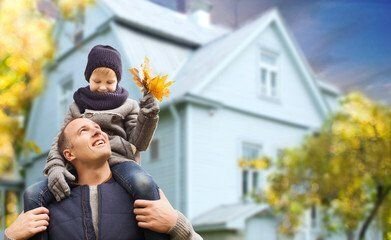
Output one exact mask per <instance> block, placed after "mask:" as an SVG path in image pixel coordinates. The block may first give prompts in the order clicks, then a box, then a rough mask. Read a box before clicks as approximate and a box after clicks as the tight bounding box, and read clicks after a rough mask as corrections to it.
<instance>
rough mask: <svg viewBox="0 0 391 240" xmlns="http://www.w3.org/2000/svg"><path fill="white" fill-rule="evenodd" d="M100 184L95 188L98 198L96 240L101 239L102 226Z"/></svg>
mask: <svg viewBox="0 0 391 240" xmlns="http://www.w3.org/2000/svg"><path fill="white" fill-rule="evenodd" d="M100 188H101V186H100V184H99V185H98V186H97V195H98V196H97V197H98V226H99V227H98V237H97V239H96V240H99V239H101V230H102V226H101V223H102V221H101V217H102V203H101V197H100V192H101V191H100Z"/></svg>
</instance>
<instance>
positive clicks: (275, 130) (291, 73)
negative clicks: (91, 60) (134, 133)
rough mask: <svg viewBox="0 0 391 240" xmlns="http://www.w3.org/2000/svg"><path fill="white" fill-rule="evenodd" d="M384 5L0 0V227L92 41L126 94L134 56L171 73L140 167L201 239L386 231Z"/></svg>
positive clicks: (38, 164)
mask: <svg viewBox="0 0 391 240" xmlns="http://www.w3.org/2000/svg"><path fill="white" fill-rule="evenodd" d="M390 10H391V3H389V2H388V1H380V0H378V1H369V0H368V1H364V0H362V1H320V0H319V1H308V0H292V1H287V0H285V1H282V0H274V1H272V0H209V1H207V0H151V1H147V0H128V1H126V0H111V1H109V0H96V1H93V0H78V1H70V0H57V1H54V0H0V36H1V37H0V232H2V231H4V229H5V228H6V226H8V225H9V224H10V223H12V222H13V221H14V220H15V218H16V217H17V215H18V214H19V213H20V212H21V211H22V209H23V206H22V201H21V196H22V194H23V190H24V188H25V187H26V186H29V185H31V184H33V183H34V182H36V181H39V180H42V179H43V178H44V176H43V173H42V170H43V166H44V164H45V162H46V157H47V154H48V151H49V148H50V146H51V144H52V140H53V138H54V137H55V136H56V135H57V133H58V131H59V128H60V126H61V124H62V122H63V118H64V115H65V112H66V111H67V109H68V106H69V105H70V103H72V101H73V98H72V96H73V92H74V91H75V90H77V89H78V88H79V87H83V86H85V85H86V84H87V83H86V81H85V79H84V68H85V66H86V63H87V55H88V52H89V51H90V49H91V48H92V47H93V46H94V45H96V44H107V45H111V46H113V47H115V48H116V49H118V50H119V52H120V53H121V55H122V61H123V64H122V65H123V74H122V75H123V77H122V78H123V80H122V81H121V85H122V86H123V87H125V88H126V89H127V90H128V91H129V93H130V97H131V98H134V99H137V100H138V99H140V98H141V92H140V90H139V89H138V87H137V86H136V85H135V84H134V82H133V80H132V76H131V75H130V73H129V72H128V69H129V68H130V67H136V66H138V65H140V64H141V63H142V61H143V59H144V57H145V56H147V57H148V58H149V59H150V62H151V66H152V69H153V71H154V72H155V73H156V74H169V78H170V79H171V80H174V81H175V83H174V85H173V86H172V87H171V94H170V97H169V98H168V100H164V101H163V102H162V103H161V112H160V120H159V126H158V129H157V131H156V132H155V136H154V139H153V140H152V142H151V145H150V147H149V149H148V150H147V151H145V152H142V153H141V159H142V167H143V168H145V169H146V170H147V171H148V172H149V173H150V174H151V175H152V176H153V177H154V178H155V180H156V182H157V183H158V184H159V186H160V187H161V188H162V189H163V191H164V192H165V194H166V196H167V197H168V199H169V200H170V202H171V203H172V205H173V206H174V207H175V208H176V209H178V210H180V211H181V212H183V213H184V214H185V215H186V216H187V217H188V218H189V219H190V220H191V222H192V223H193V225H194V227H195V229H196V231H197V232H199V233H200V234H201V235H202V236H203V238H204V239H216V240H220V239H222V240H225V239H230V240H231V239H235V240H236V239H237V240H242V239H243V240H244V239H246V240H257V239H267V240H275V239H295V240H320V239H333V240H334V239H347V240H353V239H360V240H362V239H366V240H385V239H387V240H388V239H391V193H390V192H391V159H390V158H391V110H390V103H391V79H390V75H391V65H390V62H391V61H390V60H391V59H390V58H391V44H390V42H391V31H389V30H387V29H388V28H389V26H390V24H391V16H390V14H389V13H390ZM1 235H2V234H1ZM0 239H2V236H0Z"/></svg>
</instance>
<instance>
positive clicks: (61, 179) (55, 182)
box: [48, 165, 76, 202]
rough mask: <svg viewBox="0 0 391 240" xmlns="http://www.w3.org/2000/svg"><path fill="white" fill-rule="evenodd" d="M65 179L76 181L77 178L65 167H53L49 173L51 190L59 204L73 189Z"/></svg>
mask: <svg viewBox="0 0 391 240" xmlns="http://www.w3.org/2000/svg"><path fill="white" fill-rule="evenodd" d="M65 179H68V180H70V181H75V179H76V177H75V176H73V175H72V173H70V172H69V171H68V170H67V169H66V168H65V167H64V166H58V165H56V166H53V167H52V168H50V169H49V171H48V185H49V190H50V191H51V192H52V193H53V195H54V197H55V198H56V200H57V201H58V202H59V201H61V200H62V199H64V198H66V197H68V196H69V195H70V194H71V189H70V188H69V186H68V183H67V181H66V180H65Z"/></svg>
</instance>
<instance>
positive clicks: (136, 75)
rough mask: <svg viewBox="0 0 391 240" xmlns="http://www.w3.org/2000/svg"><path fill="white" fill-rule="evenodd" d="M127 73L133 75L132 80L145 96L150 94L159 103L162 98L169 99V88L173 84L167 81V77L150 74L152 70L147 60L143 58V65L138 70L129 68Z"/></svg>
mask: <svg viewBox="0 0 391 240" xmlns="http://www.w3.org/2000/svg"><path fill="white" fill-rule="evenodd" d="M129 72H130V73H131V74H132V75H133V80H134V82H135V83H136V85H137V86H138V87H140V88H141V91H142V92H143V93H144V95H145V94H148V93H151V94H152V95H153V96H154V97H155V98H156V99H157V100H159V101H160V102H161V101H163V98H164V97H169V95H170V89H169V87H170V86H171V85H172V84H173V83H174V82H173V81H168V80H167V79H168V75H155V76H153V74H152V69H151V67H150V64H149V59H148V58H147V57H145V58H144V63H143V64H141V66H140V68H139V69H138V68H131V69H129Z"/></svg>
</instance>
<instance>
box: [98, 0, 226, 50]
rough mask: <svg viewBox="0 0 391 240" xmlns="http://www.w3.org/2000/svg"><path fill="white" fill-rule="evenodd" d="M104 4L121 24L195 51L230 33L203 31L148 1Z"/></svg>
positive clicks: (104, 0)
mask: <svg viewBox="0 0 391 240" xmlns="http://www.w3.org/2000/svg"><path fill="white" fill-rule="evenodd" d="M100 1H101V2H102V3H103V4H105V5H106V6H107V7H108V8H109V9H110V10H111V11H112V13H113V14H114V17H115V19H116V20H117V21H119V22H121V23H123V24H125V25H129V26H131V27H134V28H138V29H140V30H142V31H146V32H149V33H151V34H156V35H158V36H160V37H163V38H168V39H170V40H174V41H179V42H181V43H183V44H188V45H191V46H194V47H197V46H200V45H203V44H205V43H207V42H209V41H211V40H213V39H215V38H216V37H218V36H221V35H223V34H225V33H227V32H228V30H227V29H225V28H222V27H218V26H215V25H210V27H202V26H200V25H198V24H196V23H195V22H194V21H192V20H191V19H190V18H189V17H188V16H187V15H184V14H181V13H178V12H175V11H173V10H170V9H168V8H164V7H162V6H159V5H157V4H154V3H151V2H149V1H145V0H132V1H127V0H116V1H112V0H100Z"/></svg>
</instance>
